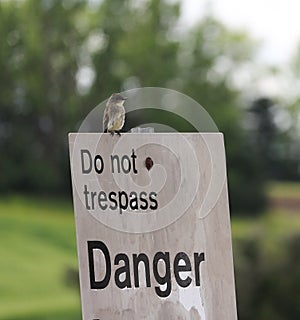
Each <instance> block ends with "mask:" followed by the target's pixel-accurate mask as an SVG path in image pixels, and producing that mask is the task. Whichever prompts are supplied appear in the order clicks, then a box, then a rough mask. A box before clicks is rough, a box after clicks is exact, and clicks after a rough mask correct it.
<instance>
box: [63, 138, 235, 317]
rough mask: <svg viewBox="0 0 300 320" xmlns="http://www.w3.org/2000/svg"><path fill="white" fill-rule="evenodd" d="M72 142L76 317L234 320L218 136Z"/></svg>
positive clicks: (224, 182) (222, 159) (222, 162)
mask: <svg viewBox="0 0 300 320" xmlns="http://www.w3.org/2000/svg"><path fill="white" fill-rule="evenodd" d="M69 144H70V160H71V173H72V185H73V199H74V209H75V220H76V230H77V247H78V257H79V273H80V288H81V300H82V313H83V319H84V320H97V319H99V320H102V319H103V320H108V319H197V320H199V319H201V320H219V319H222V320H234V319H237V315H236V305H235V289H234V275H233V261H232V248H231V231H230V218H229V209H228V196H227V180H226V166H225V152H224V143H223V135H222V134H221V133H206V134H205V133H203V134H200V133H190V134H187V133H186V134H181V133H170V134H168V133H163V134H158V133H156V134H155V133H154V134H133V133H130V134H122V136H121V137H119V136H111V135H109V134H100V133H78V134H76V133H71V134H70V135H69Z"/></svg>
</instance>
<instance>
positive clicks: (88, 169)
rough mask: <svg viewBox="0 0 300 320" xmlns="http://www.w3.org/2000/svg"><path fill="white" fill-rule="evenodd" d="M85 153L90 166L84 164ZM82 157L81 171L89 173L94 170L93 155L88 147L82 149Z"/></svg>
mask: <svg viewBox="0 0 300 320" xmlns="http://www.w3.org/2000/svg"><path fill="white" fill-rule="evenodd" d="M84 154H86V155H87V156H88V161H89V166H88V167H87V168H86V167H85V166H84V164H85V162H84V158H85V157H84V156H83V155H84ZM80 157H81V171H82V173H83V174H88V173H90V172H91V171H92V156H91V154H90V152H89V150H87V149H82V150H80Z"/></svg>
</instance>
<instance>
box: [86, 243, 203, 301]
mask: <svg viewBox="0 0 300 320" xmlns="http://www.w3.org/2000/svg"><path fill="white" fill-rule="evenodd" d="M87 245H88V257H89V273H90V287H91V289H98V290H101V289H104V288H106V287H107V286H108V285H109V283H110V280H111V277H112V272H113V270H112V265H113V266H116V267H115V270H114V277H113V278H114V283H115V285H116V286H117V287H118V288H120V289H124V288H132V286H133V285H134V287H135V288H139V287H140V278H141V275H140V274H139V271H140V269H141V266H143V267H144V268H143V269H144V272H142V273H141V274H142V276H144V277H145V278H144V279H142V280H143V281H142V282H143V283H146V287H151V285H152V284H151V279H150V269H152V273H153V276H154V279H155V281H156V284H157V285H155V286H154V289H155V292H156V294H157V295H158V296H159V297H162V298H166V297H168V296H169V295H170V293H171V292H172V281H171V261H170V253H169V252H161V251H159V252H156V253H155V255H154V257H153V258H152V259H151V262H150V261H149V257H148V256H147V254H145V253H139V254H136V253H133V254H132V261H130V257H129V256H128V255H127V254H126V253H118V254H116V255H115V257H114V259H113V260H111V255H110V252H109V249H108V247H107V246H106V245H105V243H104V242H102V241H88V242H87ZM99 255H103V256H104V261H105V263H104V265H101V263H100V261H103V259H97V258H99ZM95 256H97V258H96V259H95ZM203 261H204V252H201V253H198V252H195V253H194V254H193V261H192V262H191V260H190V258H189V256H188V255H187V254H186V253H185V252H178V253H177V254H176V255H175V257H174V260H173V261H172V266H173V272H174V276H175V280H176V283H177V284H178V285H179V286H180V287H182V288H186V287H188V286H189V285H190V284H191V283H192V281H193V280H192V278H191V277H190V275H191V274H192V272H191V271H192V269H194V270H193V273H194V279H195V286H200V282H201V281H200V264H201V262H203ZM131 267H132V270H131ZM162 269H163V270H164V271H163V272H161V270H162ZM96 270H98V273H99V274H98V273H97V274H96V272H95V271H96ZM185 272H187V273H186V274H184V273H185ZM132 276H133V277H132ZM99 278H101V279H99ZM132 278H133V283H132V280H131V279H132ZM96 279H97V280H96Z"/></svg>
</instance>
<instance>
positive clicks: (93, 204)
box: [91, 191, 97, 210]
mask: <svg viewBox="0 0 300 320" xmlns="http://www.w3.org/2000/svg"><path fill="white" fill-rule="evenodd" d="M96 195H97V192H96V191H91V199H92V210H94V209H95V201H94V199H95V197H96Z"/></svg>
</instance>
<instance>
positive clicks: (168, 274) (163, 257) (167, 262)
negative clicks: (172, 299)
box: [153, 252, 172, 298]
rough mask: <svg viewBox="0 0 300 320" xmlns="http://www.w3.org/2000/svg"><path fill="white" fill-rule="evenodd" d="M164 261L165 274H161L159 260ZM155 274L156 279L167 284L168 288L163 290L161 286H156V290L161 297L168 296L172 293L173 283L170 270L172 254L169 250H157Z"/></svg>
mask: <svg viewBox="0 0 300 320" xmlns="http://www.w3.org/2000/svg"><path fill="white" fill-rule="evenodd" d="M161 260H162V261H163V262H164V264H165V275H164V276H161V275H160V274H159V272H158V263H159V261H161ZM153 274H154V277H155V280H156V281H157V282H158V283H159V284H160V285H165V284H166V285H167V286H166V289H165V290H164V291H163V290H161V288H160V286H155V292H156V294H157V295H158V296H159V297H162V298H166V297H168V296H169V294H170V293H171V289H172V285H171V272H170V254H169V252H165V253H163V252H157V253H156V254H155V256H154V258H153Z"/></svg>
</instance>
